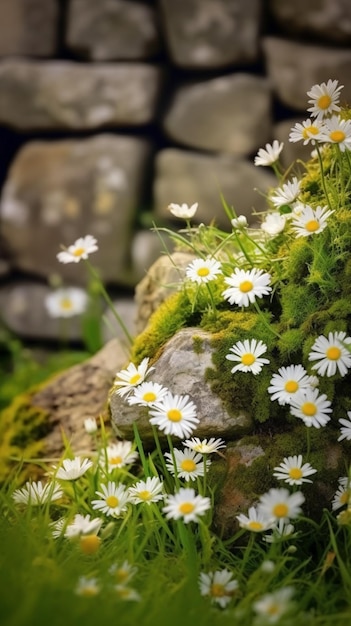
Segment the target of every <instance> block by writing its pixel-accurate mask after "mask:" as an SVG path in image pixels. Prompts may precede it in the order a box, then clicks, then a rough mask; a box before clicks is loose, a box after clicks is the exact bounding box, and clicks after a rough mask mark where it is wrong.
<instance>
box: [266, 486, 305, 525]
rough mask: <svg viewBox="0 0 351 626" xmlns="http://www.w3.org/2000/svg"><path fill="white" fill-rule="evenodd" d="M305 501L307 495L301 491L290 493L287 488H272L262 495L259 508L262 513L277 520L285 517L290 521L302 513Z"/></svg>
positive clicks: (285, 519)
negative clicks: (302, 505)
mask: <svg viewBox="0 0 351 626" xmlns="http://www.w3.org/2000/svg"><path fill="white" fill-rule="evenodd" d="M304 501H305V496H304V495H303V494H302V493H301V491H295V493H290V492H289V491H288V490H287V489H284V488H280V489H274V488H272V489H270V490H269V491H268V492H267V493H264V494H263V495H262V496H261V497H260V501H259V504H258V510H259V511H260V512H261V513H262V515H264V516H266V517H268V518H272V517H273V518H274V519H275V520H277V521H278V520H280V519H283V520H284V521H288V520H289V519H292V518H294V517H297V516H298V515H300V513H301V512H302V511H301V506H300V505H301V504H302V503H303V502H304Z"/></svg>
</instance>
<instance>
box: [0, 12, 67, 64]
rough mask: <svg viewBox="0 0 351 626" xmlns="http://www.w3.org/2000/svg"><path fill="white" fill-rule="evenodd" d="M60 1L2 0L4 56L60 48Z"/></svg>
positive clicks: (0, 53) (1, 54)
mask: <svg viewBox="0 0 351 626" xmlns="http://www.w3.org/2000/svg"><path fill="white" fill-rule="evenodd" d="M59 4H60V3H59V0H1V2H0V57H5V56H11V55H17V56H20V55H28V56H33V57H47V56H50V55H53V54H55V52H56V51H57V47H58V46H57V44H58V41H57V39H58V38H57V29H58V22H59Z"/></svg>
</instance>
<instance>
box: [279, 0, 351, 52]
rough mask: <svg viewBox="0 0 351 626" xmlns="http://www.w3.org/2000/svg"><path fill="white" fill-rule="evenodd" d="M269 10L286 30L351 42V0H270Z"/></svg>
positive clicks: (338, 42)
mask: <svg viewBox="0 0 351 626" xmlns="http://www.w3.org/2000/svg"><path fill="white" fill-rule="evenodd" d="M269 6H270V10H271V12H272V15H273V17H274V19H275V20H276V22H277V23H278V25H279V27H280V28H281V29H282V31H283V32H285V33H287V34H289V35H293V36H295V37H306V38H308V37H312V38H316V39H319V40H324V41H330V42H333V43H336V44H350V37H351V4H350V2H349V0H312V2H311V1H310V2H305V0H294V2H291V0H270V1H269Z"/></svg>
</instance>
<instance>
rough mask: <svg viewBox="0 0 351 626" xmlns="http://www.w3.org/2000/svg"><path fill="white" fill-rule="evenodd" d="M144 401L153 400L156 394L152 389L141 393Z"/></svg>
mask: <svg viewBox="0 0 351 626" xmlns="http://www.w3.org/2000/svg"><path fill="white" fill-rule="evenodd" d="M143 400H144V402H155V400H156V394H155V393H154V392H153V391H147V392H146V393H144V395H143Z"/></svg>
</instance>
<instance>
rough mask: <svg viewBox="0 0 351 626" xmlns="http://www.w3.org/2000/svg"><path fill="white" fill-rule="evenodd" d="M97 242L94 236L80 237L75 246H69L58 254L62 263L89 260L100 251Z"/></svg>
mask: <svg viewBox="0 0 351 626" xmlns="http://www.w3.org/2000/svg"><path fill="white" fill-rule="evenodd" d="M98 249H99V248H98V246H97V240H96V239H95V237H92V235H86V236H85V237H80V238H79V239H77V240H76V241H75V242H74V244H72V245H71V246H68V248H66V249H65V250H63V251H62V252H59V253H58V254H57V259H58V260H59V261H60V263H79V261H80V260H81V259H87V258H88V257H89V255H90V254H92V253H93V252H96V251H97V250H98Z"/></svg>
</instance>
